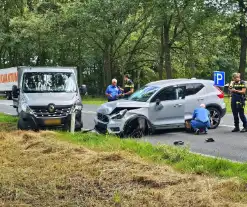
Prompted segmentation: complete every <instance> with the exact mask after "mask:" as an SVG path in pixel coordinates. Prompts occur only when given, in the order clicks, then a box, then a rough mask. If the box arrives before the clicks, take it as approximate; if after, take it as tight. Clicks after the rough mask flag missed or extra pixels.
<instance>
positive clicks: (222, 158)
mask: <svg viewBox="0 0 247 207" xmlns="http://www.w3.org/2000/svg"><path fill="white" fill-rule="evenodd" d="M190 152H191V153H193V154H197V155H202V156H205V157H211V158H214V159H221V160H225V161H230V162H235V163H243V162H239V161H236V160H231V159H227V158H224V157H216V156H213V155H207V154H203V153H198V152H193V151H190Z"/></svg>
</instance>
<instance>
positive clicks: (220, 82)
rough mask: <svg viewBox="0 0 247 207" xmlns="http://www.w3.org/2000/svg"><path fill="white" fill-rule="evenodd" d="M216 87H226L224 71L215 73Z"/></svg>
mask: <svg viewBox="0 0 247 207" xmlns="http://www.w3.org/2000/svg"><path fill="white" fill-rule="evenodd" d="M214 85H215V86H220V87H224V86H225V72H223V71H215V72H214Z"/></svg>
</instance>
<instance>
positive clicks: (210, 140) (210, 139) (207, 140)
mask: <svg viewBox="0 0 247 207" xmlns="http://www.w3.org/2000/svg"><path fill="white" fill-rule="evenodd" d="M205 141H206V142H214V139H213V138H207V139H206V140H205Z"/></svg>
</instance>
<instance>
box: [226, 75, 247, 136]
mask: <svg viewBox="0 0 247 207" xmlns="http://www.w3.org/2000/svg"><path fill="white" fill-rule="evenodd" d="M229 91H230V93H231V95H232V100H231V108H232V113H233V117H234V125H235V128H234V129H233V130H232V132H239V131H240V128H239V117H240V119H241V121H242V122H243V127H244V128H243V129H242V130H241V132H247V120H246V117H245V114H244V107H245V93H246V85H245V81H243V80H241V79H240V73H234V74H233V83H232V85H231V86H230V87H229Z"/></svg>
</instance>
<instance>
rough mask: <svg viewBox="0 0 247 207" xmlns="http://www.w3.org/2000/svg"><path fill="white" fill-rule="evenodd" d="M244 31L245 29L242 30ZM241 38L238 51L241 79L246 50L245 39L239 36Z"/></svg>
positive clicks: (243, 73) (243, 76) (244, 65)
mask: <svg viewBox="0 0 247 207" xmlns="http://www.w3.org/2000/svg"><path fill="white" fill-rule="evenodd" d="M244 29H245V28H244ZM240 38H241V49H240V63H239V72H240V73H241V78H242V79H243V80H244V78H245V67H246V50H247V38H246V36H245V35H244V36H240Z"/></svg>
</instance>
